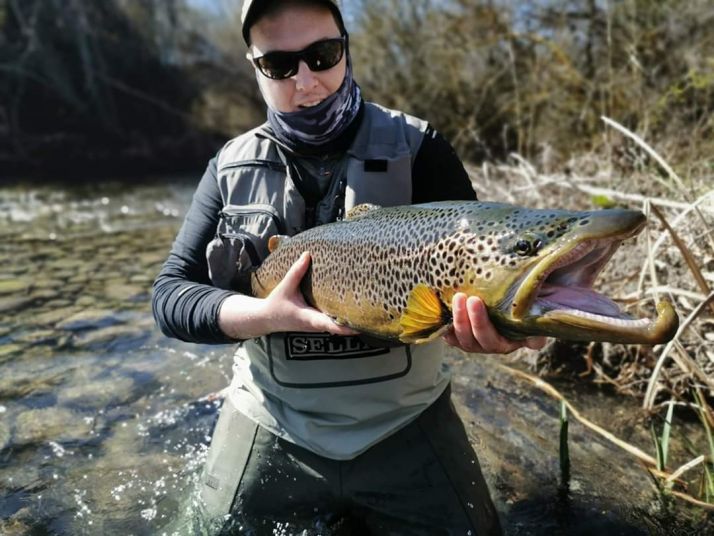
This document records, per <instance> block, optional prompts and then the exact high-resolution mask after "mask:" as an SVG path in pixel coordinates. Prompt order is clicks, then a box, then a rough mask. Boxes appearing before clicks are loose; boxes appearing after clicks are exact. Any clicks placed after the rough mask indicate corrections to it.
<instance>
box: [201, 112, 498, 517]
mask: <svg viewBox="0 0 714 536" xmlns="http://www.w3.org/2000/svg"><path fill="white" fill-rule="evenodd" d="M426 127H427V124H426V123H425V122H423V121H421V120H419V119H416V118H413V117H410V116H407V115H405V114H401V113H399V112H393V111H391V110H387V109H384V108H381V107H379V106H377V105H374V104H370V103H366V104H365V114H364V117H363V120H362V123H361V125H360V128H359V130H358V132H357V134H356V136H355V140H354V141H353V143H352V146H351V147H350V148H349V149H348V150H347V151H346V153H345V155H344V157H343V159H342V160H340V161H338V162H336V163H334V161H333V165H332V167H331V171H332V173H333V176H332V178H331V181H330V183H329V185H328V186H327V189H326V191H325V194H324V196H323V197H322V198H321V199H316V198H315V196H314V195H313V196H311V195H309V192H307V191H306V189H305V187H304V184H305V182H306V181H305V180H304V179H305V177H301V173H304V172H305V169H306V168H307V167H308V166H301V165H300V161H299V159H297V160H296V159H294V157H292V156H291V155H289V153H287V152H286V151H285V150H284V149H282V148H280V147H279V146H278V144H277V143H276V142H275V141H274V140H272V139H271V138H270V137H269V135H267V133H266V132H265V130H264V129H263V128H262V127H259V128H258V129H255V130H253V131H250V132H248V133H246V134H244V135H242V136H239V137H238V138H235V139H233V140H231V141H230V142H228V143H227V144H226V146H225V147H224V148H223V149H222V151H221V153H220V154H219V158H218V166H217V171H218V173H217V180H218V185H219V188H220V191H221V194H222V197H223V202H224V207H223V210H222V212H221V217H220V221H219V224H218V228H217V230H216V237H215V239H214V240H213V241H212V242H211V243H210V244H209V246H208V248H207V251H206V255H207V259H208V264H209V272H210V277H211V280H212V282H213V284H214V285H215V286H217V287H221V288H227V289H233V290H238V291H242V292H247V291H248V289H249V276H250V271H251V270H252V269H253V268H255V267H256V266H258V265H259V264H260V262H262V260H263V259H264V258H265V257H266V256H267V255H268V249H267V240H268V238H270V236H272V235H275V234H287V235H294V234H296V233H298V232H301V231H303V230H305V229H307V228H309V227H311V226H313V225H320V224H323V223H328V222H330V221H334V220H335V219H337V218H340V217H342V215H343V214H344V213H345V212H346V211H347V210H349V209H350V208H352V207H353V206H356V205H358V204H360V203H365V202H369V203H373V204H377V205H382V206H395V205H402V204H409V203H410V202H411V197H412V183H411V181H412V177H411V175H412V174H411V170H412V165H413V162H414V158H415V157H416V153H417V151H418V149H419V147H420V145H421V141H422V139H423V136H424V132H425V130H426ZM309 167H310V168H311V169H319V162H318V163H317V164H315V162H312V163H311V166H309ZM233 372H234V377H233V381H232V383H231V386H230V388H229V394H228V396H227V397H226V400H225V403H224V406H223V408H222V409H221V413H220V417H219V419H218V422H217V424H216V428H215V431H214V433H213V439H212V443H211V448H210V450H209V453H208V458H207V460H206V466H205V471H204V475H203V478H202V482H203V489H202V498H203V501H204V503H205V504H204V506H205V509H206V512H207V514H208V516H209V517H212V518H215V519H218V520H220V519H222V517H223V516H225V515H226V514H227V513H229V512H230V511H231V509H234V510H235V509H236V508H238V509H240V508H241V506H240V505H238V504H237V501H239V500H241V501H245V500H246V497H245V496H242V497H241V498H239V497H238V494H237V491H238V489H239V487H240V486H241V482H243V488H245V487H246V486H249V487H250V489H251V493H252V494H253V495H255V496H259V495H260V494H259V493H258V492H257V489H258V488H259V487H260V482H258V483H256V481H255V479H254V478H253V477H255V474H254V473H255V469H254V468H255V467H261V469H260V470H261V471H263V470H265V469H266V468H265V466H261V465H260V461H258V460H255V459H251V457H252V456H253V457H255V456H260V455H261V453H263V455H265V456H268V454H267V452H269V451H270V452H273V451H271V449H273V448H274V449H276V450H275V451H274V452H273V454H272V456H274V458H275V460H279V459H283V458H284V457H285V456H288V458H289V459H294V458H295V456H298V455H299V456H310V457H312V462H310V464H307V463H306V465H305V467H306V471H307V472H306V473H305V474H308V473H310V472H311V471H314V470H315V469H314V468H315V467H317V466H321V465H322V464H326V465H328V466H331V467H332V466H333V465H332V464H339V463H342V464H350V463H351V462H350V460H358V459H359V458H358V457H359V456H360V455H361V454H363V453H365V452H371V451H372V450H373V449H372V450H368V449H370V448H371V447H373V446H375V448H376V445H379V444H380V442H382V441H383V440H385V438H388V437H389V436H394V437H395V438H396V439H395V441H396V440H399V441H404V440H405V439H403V438H402V435H399V434H395V432H396V431H398V430H402V429H403V430H405V432H404V433H405V434H407V436H408V434H412V433H415V432H409V430H413V428H414V426H416V424H415V423H416V422H417V421H416V419H417V418H418V417H419V416H420V415H422V414H423V413H424V412H425V410H427V408H429V407H430V406H432V405H433V404H434V402H435V400H437V399H438V398H439V397H440V395H442V394H443V393H444V391H445V389H446V387H447V386H448V382H449V373H448V370H446V369H445V367H444V366H443V343H442V342H441V341H438V342H436V343H432V344H428V345H420V346H415V347H410V346H398V347H394V348H380V347H373V346H370V345H369V344H366V343H365V342H363V341H362V340H361V339H359V338H358V337H336V336H332V335H328V334H322V333H319V334H315V333H274V334H271V335H268V336H265V337H261V338H258V339H254V340H249V341H245V342H243V343H241V344H240V346H239V348H238V350H237V352H236V358H235V363H234V367H233ZM447 398H448V397H447ZM449 415H450V416H449ZM449 415H447V417H448V418H446V417H445V420H449V419H451V420H453V419H456V420H455V422H456V423H457V424H456V425H455V426H460V421H458V417H456V416H455V414H454V413H453V412H452V413H451V414H449ZM410 423H411V424H410ZM407 441H408V439H407ZM422 443H423V444H422ZM466 443H467V444H468V441H466ZM428 444H429V443H428V442H423V441H422V442H421V443H420V445H421V446H422V447H425V446H428ZM408 446H409V445H405V447H404V448H408ZM430 452H431V451H430ZM256 453H257V454H256ZM286 453H287V454H286ZM425 455H426V454H425ZM281 456H282V457H283V458H281ZM339 460H342V461H339ZM420 463H421V462H420ZM433 463H436V465H439V463H438V461H436V462H433ZM470 463H473V462H470ZM344 467H348V465H344ZM246 468H247V469H246ZM476 468H477V469H478V465H476ZM457 472H458V471H457ZM477 473H478V475H480V471H477ZM440 475H441V473H440ZM335 478H338V477H337V476H336V477H335ZM444 478H446V477H444ZM474 479H475V480H473V481H476V480H479V479H478V478H476V477H475V476H474ZM480 479H481V480H482V477H480ZM338 480H339V478H338ZM446 480H448V478H446ZM470 482H471V481H470ZM415 485H417V486H419V485H422V484H416V483H415ZM251 486H252V487H251ZM256 486H257V487H256ZM243 488H242V489H243ZM484 489H485V484H484ZM274 491H275V493H281V490H280V489H274ZM296 491H297V490H296ZM308 491H309V490H308ZM456 504H458V501H457V503H456ZM489 504H490V502H489ZM286 506H287V505H286ZM293 506H294V505H293ZM291 507H292V506H291ZM444 508H445V510H444V511H449V510H448V508H446V506H445V507H444ZM419 509H422V510H423V508H419ZM266 515H267V514H266Z"/></svg>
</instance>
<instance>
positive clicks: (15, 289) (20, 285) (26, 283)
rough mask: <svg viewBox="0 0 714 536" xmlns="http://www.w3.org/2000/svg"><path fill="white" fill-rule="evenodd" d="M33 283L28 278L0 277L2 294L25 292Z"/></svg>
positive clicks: (0, 291)
mask: <svg viewBox="0 0 714 536" xmlns="http://www.w3.org/2000/svg"><path fill="white" fill-rule="evenodd" d="M31 285H32V282H31V281H30V280H27V279H0V295H5V294H24V293H26V292H27V291H28V290H29V289H30V286H31Z"/></svg>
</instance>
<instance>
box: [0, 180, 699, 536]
mask: <svg viewBox="0 0 714 536" xmlns="http://www.w3.org/2000/svg"><path fill="white" fill-rule="evenodd" d="M194 186H195V182H192V181H189V182H186V181H177V180H170V181H152V182H150V183H147V184H143V185H139V184H132V185H131V186H130V187H127V186H124V185H121V184H119V183H117V184H107V183H103V184H101V185H98V184H84V185H80V186H78V187H69V186H67V187H61V186H59V185H57V184H54V185H52V186H41V185H32V186H27V185H25V186H23V185H21V184H19V183H17V184H15V185H14V186H9V187H8V186H5V187H3V188H2V189H0V240H1V241H2V242H1V244H2V245H1V246H0V534H3V535H20V534H62V535H70V534H71V535H82V534H135V535H144V534H146V535H155V534H159V535H160V534H197V533H199V532H201V531H203V530H204V529H205V527H201V526H200V523H198V521H197V515H196V514H197V495H196V490H197V485H196V483H197V480H198V477H199V474H200V471H201V468H202V465H203V460H204V458H205V455H206V450H207V446H208V444H209V441H210V433H211V429H212V426H213V425H214V422H215V419H216V416H217V411H218V403H217V402H216V401H212V400H211V399H207V398H206V395H208V394H210V393H214V392H216V391H218V390H220V389H222V388H223V387H224V386H225V385H226V384H227V382H228V380H229V375H230V365H231V348H229V347H225V346H218V347H209V346H196V345H187V344H183V343H180V342H177V341H172V340H168V339H166V338H164V337H163V336H162V335H160V334H159V333H158V332H157V330H156V329H155V327H154V325H153V319H152V318H151V314H150V308H149V296H150V294H149V293H150V286H151V282H152V281H153V278H154V276H155V274H156V273H157V272H158V270H159V268H160V266H161V263H162V262H163V260H164V259H165V257H166V254H167V253H168V250H169V247H170V244H171V241H172V240H173V237H174V235H175V233H176V231H177V229H178V227H179V225H180V221H181V216H182V215H183V212H184V210H185V208H186V207H187V206H188V203H189V202H190V198H191V195H192V191H193V188H194ZM452 365H453V368H454V372H455V377H454V398H455V401H456V403H457V406H458V409H459V411H460V412H461V414H462V416H463V417H464V420H465V422H466V423H467V425H468V430H469V432H470V434H471V437H472V440H473V443H474V445H475V447H476V450H477V452H478V453H479V456H480V458H481V461H482V465H483V468H484V472H485V474H486V477H487V479H488V481H489V484H490V486H491V490H492V492H493V496H494V500H495V502H496V504H497V507H498V509H499V511H500V513H501V516H502V521H503V524H504V527H505V529H506V531H507V533H509V534H516V535H521V534H523V535H525V534H603V533H607V534H650V533H655V534H660V533H661V534H676V533H678V532H680V531H681V533H682V534H684V533H689V534H691V533H703V532H702V530H706V529H707V528H711V527H710V526H706V525H705V524H704V523H705V522H704V521H702V520H701V519H699V518H697V516H696V514H691V515H690V514H688V513H687V512H683V511H682V509H676V508H673V507H672V506H671V505H662V503H660V501H659V499H658V498H657V495H656V494H655V493H654V492H653V489H652V486H651V485H650V483H649V482H648V481H647V479H646V477H645V476H644V475H645V473H644V471H643V470H642V469H641V468H640V467H639V466H637V465H636V464H635V463H633V461H632V460H631V459H628V458H627V457H626V456H624V455H623V454H621V453H620V452H617V451H616V450H615V449H614V448H613V447H612V446H611V445H608V444H607V443H605V442H603V441H602V440H600V439H599V438H597V437H594V436H593V435H592V433H590V432H588V431H586V430H583V429H582V427H579V426H578V425H577V424H576V423H571V434H570V438H571V459H572V461H571V466H572V475H571V479H570V486H569V489H568V490H566V491H564V490H563V488H562V487H561V486H560V483H559V466H558V446H557V442H558V438H557V436H558V434H557V429H558V428H557V427H558V424H557V423H558V407H557V404H556V403H555V402H553V401H552V400H549V399H546V398H545V397H544V396H541V395H540V394H539V393H537V392H535V391H534V390H532V389H531V388H529V387H527V386H524V385H523V384H521V383H518V382H517V381H516V380H515V379H513V378H510V377H508V375H506V374H505V373H502V372H499V371H498V370H497V369H496V368H495V367H493V366H491V364H490V362H489V361H488V360H487V359H478V360H477V359H468V360H465V359H462V358H460V357H459V356H454V357H453V359H452ZM573 397H574V401H575V402H576V403H577V404H578V405H579V406H581V407H583V406H593V407H599V408H601V411H602V412H603V415H605V414H608V413H609V414H612V415H616V414H618V412H619V411H621V410H622V408H620V407H619V406H621V405H622V404H623V402H622V400H621V399H615V398H609V397H604V396H602V395H601V394H597V393H588V392H580V393H573ZM268 528H269V529H270V532H272V533H274V534H290V528H289V527H287V526H284V525H279V524H276V525H274V526H272V527H268ZM687 531H689V532H687ZM692 531H694V532H692ZM314 532H315V534H343V535H344V534H364V532H363V531H362V529H361V527H360V525H359V523H357V524H355V523H353V522H352V521H350V520H345V519H341V518H339V517H338V516H332V517H329V518H325V519H320V520H316V524H315V531H314Z"/></svg>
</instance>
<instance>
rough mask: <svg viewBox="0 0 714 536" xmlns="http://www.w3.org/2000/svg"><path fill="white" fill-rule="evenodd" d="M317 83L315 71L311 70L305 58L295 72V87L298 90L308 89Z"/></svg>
mask: <svg viewBox="0 0 714 536" xmlns="http://www.w3.org/2000/svg"><path fill="white" fill-rule="evenodd" d="M316 85H317V78H316V77H315V73H313V72H312V71H311V70H310V67H308V66H307V63H305V62H304V61H303V60H300V63H298V72H297V73H295V89H297V90H298V91H307V90H310V89H312V88H314V87H315V86H316Z"/></svg>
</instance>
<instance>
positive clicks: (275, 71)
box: [255, 52, 298, 80]
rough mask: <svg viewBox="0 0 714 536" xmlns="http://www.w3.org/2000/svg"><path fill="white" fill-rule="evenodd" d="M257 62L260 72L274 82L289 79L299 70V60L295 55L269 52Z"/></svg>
mask: <svg viewBox="0 0 714 536" xmlns="http://www.w3.org/2000/svg"><path fill="white" fill-rule="evenodd" d="M255 61H256V63H257V65H258V68H259V69H260V71H261V72H262V73H263V74H264V75H265V76H267V77H268V78H273V79H274V80H281V79H283V78H289V77H291V76H293V75H294V74H295V73H296V72H297V70H298V69H297V68H298V58H297V57H295V55H294V54H289V53H281V52H268V53H267V54H266V55H265V56H261V57H260V58H256V60H255Z"/></svg>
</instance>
